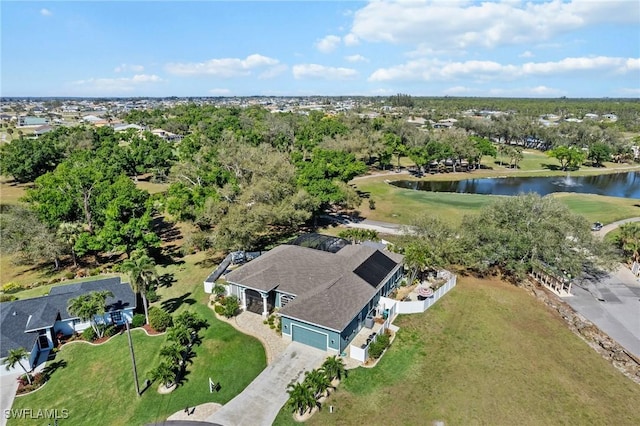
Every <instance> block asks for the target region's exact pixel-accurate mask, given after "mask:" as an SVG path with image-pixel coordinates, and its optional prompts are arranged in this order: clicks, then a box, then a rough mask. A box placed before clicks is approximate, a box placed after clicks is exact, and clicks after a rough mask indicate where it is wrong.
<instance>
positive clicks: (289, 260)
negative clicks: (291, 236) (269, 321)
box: [226, 245, 402, 331]
mask: <svg viewBox="0 0 640 426" xmlns="http://www.w3.org/2000/svg"><path fill="white" fill-rule="evenodd" d="M379 256H385V257H384V258H382V259H390V260H392V262H388V261H387V262H385V263H387V265H389V264H391V265H393V266H392V269H391V270H393V269H395V267H396V266H397V265H398V264H399V263H400V262H401V261H402V256H399V255H396V254H393V253H387V252H384V253H383V252H379V251H378V250H376V249H375V248H372V247H367V246H363V245H349V246H346V247H344V248H343V249H342V250H340V251H339V252H337V253H335V254H334V253H328V252H324V251H319V250H314V249H310V248H306V247H300V246H291V245H281V246H278V247H276V248H275V249H273V250H271V251H269V252H267V253H266V254H264V255H262V256H260V257H259V258H257V259H255V260H253V261H251V262H249V263H247V264H246V265H244V266H242V267H241V268H238V269H236V270H235V271H232V272H230V273H229V274H227V277H226V278H227V281H229V282H231V283H234V284H239V285H242V286H245V287H250V288H253V289H256V290H262V291H265V292H268V291H271V290H273V289H277V290H278V291H282V292H285V293H290V294H294V295H296V298H295V299H294V300H293V301H291V302H289V303H288V304H287V305H286V306H285V307H284V308H282V309H281V310H280V314H282V315H284V316H289V317H292V318H297V319H300V320H302V321H306V322H310V323H313V324H317V325H321V326H324V327H327V328H330V329H333V330H336V331H341V330H342V329H344V328H345V327H346V326H347V325H348V324H349V322H351V320H352V319H353V318H354V317H355V316H356V315H357V314H358V313H359V312H360V310H361V309H362V308H363V307H364V306H365V305H366V304H367V303H368V302H369V300H371V298H372V297H373V296H374V295H375V293H376V291H377V290H378V289H379V287H380V285H381V284H383V282H384V281H383V280H384V279H385V278H386V276H387V275H388V274H389V273H390V272H391V270H388V268H387V269H384V268H382V269H377V270H378V272H379V273H380V272H381V271H386V274H385V275H384V276H379V277H378V283H377V285H376V286H372V285H371V284H369V283H367V282H366V281H365V280H364V279H362V278H361V277H360V276H358V275H357V274H356V273H354V271H355V270H356V269H357V268H358V267H359V266H360V265H362V264H363V263H365V262H367V261H369V262H375V261H376V259H378V260H379V259H381V258H380V257H379Z"/></svg>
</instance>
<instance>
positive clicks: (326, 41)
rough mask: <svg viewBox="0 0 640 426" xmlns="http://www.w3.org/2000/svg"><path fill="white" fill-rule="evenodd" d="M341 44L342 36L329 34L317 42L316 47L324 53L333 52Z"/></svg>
mask: <svg viewBox="0 0 640 426" xmlns="http://www.w3.org/2000/svg"><path fill="white" fill-rule="evenodd" d="M339 45H340V37H338V36H336V35H328V36H326V37H325V38H323V39H320V40H318V41H317V42H316V49H318V50H319V51H320V52H322V53H331V52H333V51H334V50H336V48H337V47H338V46H339Z"/></svg>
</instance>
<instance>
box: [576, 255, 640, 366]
mask: <svg viewBox="0 0 640 426" xmlns="http://www.w3.org/2000/svg"><path fill="white" fill-rule="evenodd" d="M571 293H572V296H570V297H566V298H564V301H565V302H567V303H568V304H569V305H571V307H572V308H573V309H575V310H576V311H577V312H579V313H580V314H581V315H583V316H584V317H585V318H587V319H588V320H589V321H591V322H593V323H594V324H595V325H596V326H598V328H600V329H601V330H602V331H604V332H605V333H607V334H608V335H609V336H610V337H611V338H612V339H614V340H615V341H617V342H618V343H619V344H620V345H622V346H623V347H624V348H625V349H627V350H628V351H629V352H631V353H632V354H634V355H635V356H637V357H638V358H640V282H638V279H637V278H636V277H634V276H633V274H632V273H631V271H630V270H629V268H627V267H625V266H623V265H620V267H619V268H618V269H617V270H616V271H614V272H612V273H605V274H603V275H602V276H598V277H594V276H590V275H587V276H585V277H583V278H581V279H579V280H576V281H575V282H574V285H573V287H572V289H571Z"/></svg>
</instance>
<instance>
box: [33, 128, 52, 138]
mask: <svg viewBox="0 0 640 426" xmlns="http://www.w3.org/2000/svg"><path fill="white" fill-rule="evenodd" d="M52 130H53V127H51V126H49V125H44V126H39V127H36V128H35V129H34V130H33V133H32V134H31V135H30V136H31V137H33V138H35V139H38V138H39V137H40V136H42V135H44V134H46V133H49V132H50V131H52Z"/></svg>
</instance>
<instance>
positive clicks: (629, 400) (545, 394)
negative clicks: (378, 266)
mask: <svg viewBox="0 0 640 426" xmlns="http://www.w3.org/2000/svg"><path fill="white" fill-rule="evenodd" d="M395 324H396V325H398V326H399V327H400V331H399V333H398V335H397V338H396V340H395V341H394V342H393V343H392V345H391V347H390V349H389V350H388V352H387V353H386V354H385V355H384V356H383V358H382V359H381V361H380V363H379V364H378V365H377V366H376V367H375V368H372V369H367V368H359V369H356V370H352V371H351V372H350V374H349V376H348V378H347V379H345V380H344V381H343V383H342V384H340V385H339V387H338V390H337V391H336V392H335V393H334V394H333V396H332V397H330V399H329V400H327V401H326V402H325V404H324V407H325V408H324V409H323V410H322V411H320V412H319V413H317V414H315V415H314V416H313V417H312V418H311V419H310V420H309V421H308V422H307V423H308V424H309V425H358V424H378V425H383V424H401V425H430V424H432V423H433V422H434V421H437V420H442V421H444V423H445V424H447V425H468V424H489V425H551V424H611V425H614V424H615V425H635V424H640V410H638V405H637V403H638V401H640V386H638V385H637V384H635V383H634V382H632V381H631V380H629V379H628V378H626V377H625V376H624V375H622V374H621V373H620V372H619V371H617V370H616V369H615V368H614V367H613V366H612V365H611V364H610V363H609V362H608V361H606V360H605V359H603V358H602V357H601V356H600V355H599V354H597V353H596V352H595V351H594V350H593V349H591V348H590V347H589V346H588V345H587V344H586V343H585V342H584V341H582V340H581V339H580V338H579V337H577V336H575V335H574V334H573V333H572V332H570V331H569V330H568V329H567V327H566V325H565V323H564V322H563V320H562V319H561V318H559V316H558V315H556V314H553V313H552V312H551V311H549V310H548V309H547V308H546V307H544V305H542V304H541V303H539V302H537V301H536V299H535V298H533V297H532V296H530V295H529V294H528V293H526V292H525V291H524V290H522V289H520V288H516V287H514V286H511V285H508V284H505V283H503V282H499V281H497V280H494V281H488V280H477V279H473V278H469V277H466V278H462V279H460V281H459V284H458V286H457V287H456V288H455V289H453V290H452V291H451V292H450V293H449V294H448V295H447V296H445V297H444V298H443V299H442V300H441V301H440V302H438V304H436V305H435V306H434V307H433V308H431V309H430V310H429V311H427V312H425V313H424V314H416V315H406V316H402V317H400V318H398V319H397V320H396V322H395ZM329 405H332V406H333V407H334V413H332V414H331V413H329V410H328V409H327V407H328V406H329ZM274 424H275V425H294V424H296V423H295V422H294V421H293V420H292V417H291V415H290V413H289V412H287V411H286V410H283V411H281V412H280V414H279V416H278V418H277V419H276V422H275V423H274Z"/></svg>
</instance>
